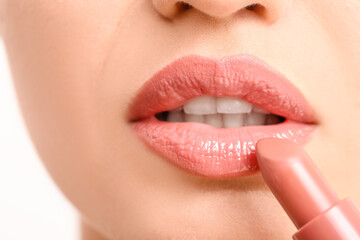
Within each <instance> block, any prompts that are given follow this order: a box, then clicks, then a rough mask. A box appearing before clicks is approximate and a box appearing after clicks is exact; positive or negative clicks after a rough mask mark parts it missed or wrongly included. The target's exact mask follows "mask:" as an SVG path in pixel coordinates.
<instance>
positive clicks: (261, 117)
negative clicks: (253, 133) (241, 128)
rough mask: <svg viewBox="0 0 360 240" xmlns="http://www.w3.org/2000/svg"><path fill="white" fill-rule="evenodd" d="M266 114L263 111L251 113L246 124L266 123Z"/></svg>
mask: <svg viewBox="0 0 360 240" xmlns="http://www.w3.org/2000/svg"><path fill="white" fill-rule="evenodd" d="M265 120H266V115H265V114H262V113H255V112H252V113H249V114H248V116H247V118H246V125H247V126H250V125H265Z"/></svg>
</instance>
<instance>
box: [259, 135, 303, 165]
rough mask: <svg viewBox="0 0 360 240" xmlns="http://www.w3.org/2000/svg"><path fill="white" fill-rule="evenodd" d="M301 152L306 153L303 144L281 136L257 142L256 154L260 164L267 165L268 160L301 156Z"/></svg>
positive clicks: (281, 159)
mask: <svg viewBox="0 0 360 240" xmlns="http://www.w3.org/2000/svg"><path fill="white" fill-rule="evenodd" d="M299 153H300V154H301V153H303V154H305V152H304V151H303V150H302V148H301V146H300V145H298V144H296V143H293V142H290V141H289V140H285V139H280V138H263V139H260V140H259V141H258V142H257V143H256V156H257V159H258V162H259V165H260V168H261V166H263V165H266V163H267V162H272V163H273V164H274V163H275V162H281V161H284V160H287V159H292V158H293V157H297V158H298V156H299Z"/></svg>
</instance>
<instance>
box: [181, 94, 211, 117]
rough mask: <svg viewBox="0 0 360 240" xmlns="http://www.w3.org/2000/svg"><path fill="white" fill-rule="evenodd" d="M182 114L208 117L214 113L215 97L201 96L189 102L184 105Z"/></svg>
mask: <svg viewBox="0 0 360 240" xmlns="http://www.w3.org/2000/svg"><path fill="white" fill-rule="evenodd" d="M184 112H185V113H187V114H194V115H208V114H215V113H216V97H214V96H201V97H197V98H194V99H192V100H190V101H189V102H187V103H185V105H184Z"/></svg>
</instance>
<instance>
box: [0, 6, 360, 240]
mask: <svg viewBox="0 0 360 240" xmlns="http://www.w3.org/2000/svg"><path fill="white" fill-rule="evenodd" d="M359 12H360V1H358V0H348V1H345V0H336V1H331V0H257V1H254V0H185V1H183V2H180V1H177V0H101V1H93V0H91V1H84V0H0V14H1V15H0V21H1V38H2V40H3V41H4V42H5V46H6V50H7V54H8V58H9V62H10V66H11V71H12V75H13V80H14V84H15V88H16V91H17V96H18V99H19V103H20V106H21V109H22V112H23V116H24V119H25V122H26V125H27V127H28V130H29V132H30V135H31V138H32V140H33V142H34V145H35V147H36V149H37V152H38V154H39V156H40V157H41V159H42V160H43V162H44V164H45V166H46V168H47V169H48V171H49V173H50V174H51V176H52V178H53V179H54V180H55V182H56V183H57V185H58V186H59V187H60V189H61V190H62V191H63V193H64V194H65V195H66V196H67V198H68V199H69V200H70V201H71V202H72V203H73V204H74V205H75V206H76V208H77V209H78V210H79V212H80V214H81V217H82V220H83V228H84V237H83V238H84V239H86V240H87V239H93V238H90V236H93V235H98V238H96V239H114V240H115V239H289V238H291V235H292V234H293V233H294V231H295V227H293V225H292V223H291V221H290V220H289V219H288V217H287V216H286V214H285V213H284V211H283V210H282V208H281V206H280V204H279V203H278V202H277V201H276V199H275V198H274V197H273V195H272V194H271V192H270V191H269V189H268V188H267V186H266V184H265V183H264V181H263V178H262V176H261V174H260V173H259V171H258V166H257V162H256V156H255V143H256V142H257V140H259V139H261V138H263V137H268V136H274V137H280V138H287V139H290V140H292V141H294V142H298V143H300V144H303V146H304V148H305V150H306V151H307V152H308V154H309V155H310V156H311V157H312V158H313V160H314V161H315V163H316V165H317V166H318V167H319V168H320V169H321V171H322V173H323V174H324V176H325V177H326V178H327V179H328V181H329V183H330V184H331V185H332V186H333V188H334V189H335V191H336V192H337V193H338V194H339V196H340V197H341V198H344V197H347V196H351V197H352V199H353V200H354V201H355V202H356V203H357V204H360V188H359V187H358V186H357V184H354V183H357V182H359V181H360V175H359V173H358V171H359V170H360V161H359V159H360V148H359V147H358V143H359V141H358V136H359V135H360V127H359V126H358V124H359V122H360V111H359V108H360V67H359V63H360V31H359V29H360V14H359ZM239 99H241V100H239ZM19 150H20V149H19ZM24 201H26V199H24ZM54 217H56V216H54ZM94 239H95V238H94Z"/></svg>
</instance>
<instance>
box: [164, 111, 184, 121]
mask: <svg viewBox="0 0 360 240" xmlns="http://www.w3.org/2000/svg"><path fill="white" fill-rule="evenodd" d="M167 121H168V122H183V121H184V113H183V112H181V111H170V112H169V115H168V117H167Z"/></svg>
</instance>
